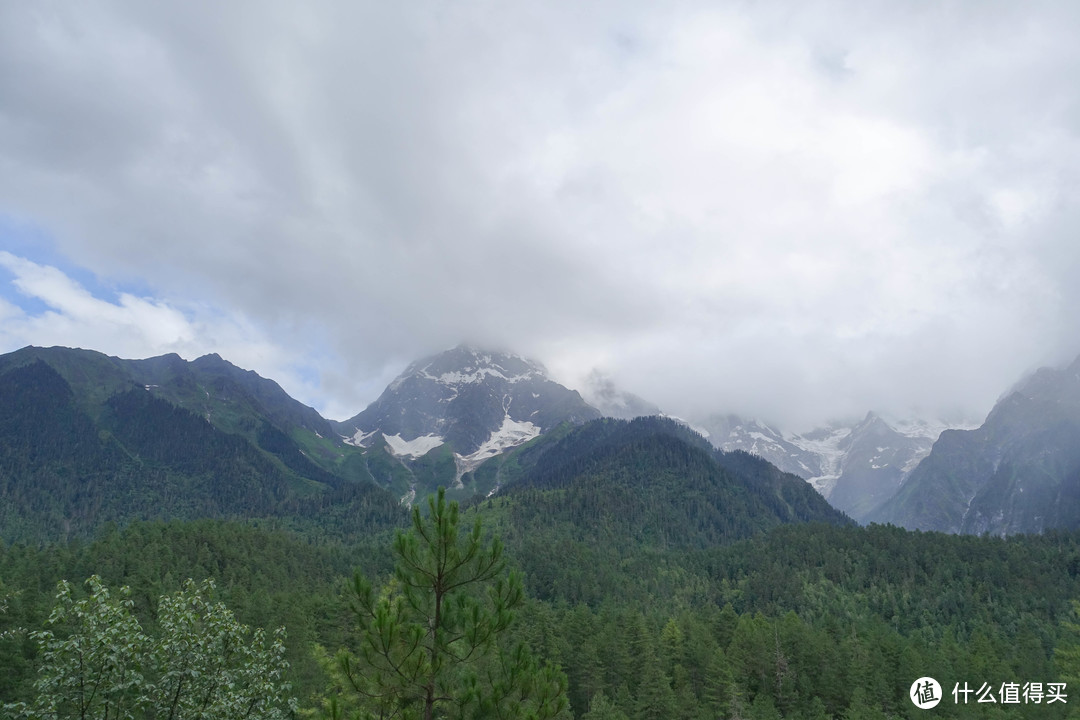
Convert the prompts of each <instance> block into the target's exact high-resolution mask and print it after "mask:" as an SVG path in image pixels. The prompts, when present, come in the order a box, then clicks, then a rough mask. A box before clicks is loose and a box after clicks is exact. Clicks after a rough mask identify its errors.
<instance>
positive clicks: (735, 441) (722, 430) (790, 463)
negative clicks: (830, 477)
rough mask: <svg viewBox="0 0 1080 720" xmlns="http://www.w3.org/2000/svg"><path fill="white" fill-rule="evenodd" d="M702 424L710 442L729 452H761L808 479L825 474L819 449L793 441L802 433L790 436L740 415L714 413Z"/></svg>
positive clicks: (767, 457)
mask: <svg viewBox="0 0 1080 720" xmlns="http://www.w3.org/2000/svg"><path fill="white" fill-rule="evenodd" d="M698 425H700V426H701V427H702V428H703V429H705V430H706V431H708V435H707V437H708V438H709V441H710V442H711V443H712V444H713V445H714V446H715V447H716V448H718V449H720V450H724V451H725V452H731V451H733V450H742V451H744V452H748V453H750V454H751V455H757V456H758V457H761V458H764V459H766V460H768V461H769V462H771V463H772V464H773V465H775V466H776V467H778V468H780V469H781V470H783V471H784V472H788V473H791V474H793V475H798V476H799V477H801V478H803V479H807V480H808V479H810V478H812V477H816V476H818V475H821V474H822V456H821V454H820V453H819V452H817V451H816V450H814V449H809V448H807V447H804V446H803V444H800V443H798V442H793V440H796V441H797V440H800V438H799V437H798V436H794V437H793V439H788V438H787V437H785V436H784V435H783V433H781V432H780V431H779V430H777V429H775V428H773V427H770V426H769V425H767V424H765V423H762V422H760V421H758V420H747V419H744V418H741V417H739V416H738V415H713V416H712V417H710V418H708V419H706V420H705V421H703V422H700V423H698ZM815 487H816V486H815ZM818 489H819V490H820V488H818ZM822 494H825V493H822Z"/></svg>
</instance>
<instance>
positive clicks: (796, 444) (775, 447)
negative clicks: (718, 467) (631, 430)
mask: <svg viewBox="0 0 1080 720" xmlns="http://www.w3.org/2000/svg"><path fill="white" fill-rule="evenodd" d="M699 424H700V425H701V426H702V427H703V429H705V430H706V431H708V433H709V440H710V442H712V443H713V445H714V446H715V447H717V448H719V449H720V450H724V451H727V452H731V451H734V450H742V451H744V452H748V453H750V454H752V455H757V456H758V457H761V458H764V459H765V460H768V461H769V462H771V463H772V464H773V465H775V466H776V467H778V468H779V469H781V470H783V471H784V472H789V473H792V474H793V475H798V476H799V477H801V478H803V479H805V480H806V481H808V482H809V483H810V484H811V485H813V486H814V487H815V488H816V489H817V490H818V492H820V493H821V494H822V495H823V496H825V497H826V498H827V499H828V500H829V502H830V503H831V504H832V506H833V507H835V508H837V509H839V510H843V511H844V512H845V513H847V514H848V515H850V516H851V517H853V518H855V519H856V520H862V519H863V518H865V517H866V516H867V515H868V514H869V513H870V512H872V511H873V510H874V509H876V508H877V507H878V506H880V505H881V504H882V503H884V502H885V501H886V500H888V499H889V498H890V497H891V496H892V495H893V493H895V492H896V491H897V489H898V488H899V487H900V485H901V484H902V483H903V481H904V479H905V478H906V477H907V476H908V474H909V473H910V472H911V471H912V470H913V469H914V468H915V467H916V466H917V465H918V463H919V461H920V460H922V458H924V457H926V455H927V454H928V453H929V452H930V448H931V446H932V445H933V442H934V440H935V439H936V438H937V436H938V434H939V433H940V428H939V427H937V426H932V425H929V424H926V423H912V424H908V425H900V424H896V426H895V427H894V426H893V425H891V424H889V423H888V422H886V421H885V420H884V419H882V418H881V417H879V416H878V415H875V414H874V413H867V415H866V417H865V418H863V419H862V420H861V421H860V422H858V423H855V424H833V425H828V426H825V427H821V428H818V429H815V430H813V431H811V432H808V433H804V434H801V435H800V434H789V433H783V432H781V431H780V430H777V429H776V428H774V427H772V426H770V425H767V424H765V423H762V422H760V421H757V420H747V419H744V418H741V417H739V416H737V415H714V416H713V417H711V418H709V419H707V420H705V421H703V422H701V423H699Z"/></svg>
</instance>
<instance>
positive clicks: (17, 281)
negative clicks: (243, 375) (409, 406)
mask: <svg viewBox="0 0 1080 720" xmlns="http://www.w3.org/2000/svg"><path fill="white" fill-rule="evenodd" d="M0 268H3V269H4V270H7V271H8V273H10V274H11V276H12V280H11V285H12V287H14V288H15V289H16V290H17V291H18V293H19V294H20V295H22V296H23V297H24V298H28V299H31V300H36V301H38V302H40V303H41V304H42V305H43V306H44V309H42V310H40V311H34V310H27V309H25V308H23V307H20V306H19V305H18V304H17V303H13V302H10V301H8V300H6V299H0V351H3V352H10V351H12V350H15V349H18V348H20V347H24V346H26V345H30V344H36V345H42V346H50V345H62V346H67V347H85V348H93V349H95V350H98V351H100V352H104V353H107V354H109V355H115V356H119V357H125V358H142V357H150V356H154V355H164V354H166V353H177V354H179V355H180V356H182V357H185V358H187V359H189V360H190V359H194V358H196V357H199V356H201V355H205V354H207V353H211V352H217V353H219V354H220V355H222V356H223V357H225V358H226V359H229V360H230V361H231V362H233V363H235V364H237V365H239V366H241V367H244V368H246V369H254V370H256V371H257V372H259V373H260V374H262V375H263V376H264V377H270V378H272V379H274V380H277V381H278V382H279V383H280V384H282V386H283V387H285V388H286V390H287V391H288V392H290V394H292V395H293V396H294V397H296V398H298V399H300V400H302V401H306V402H308V403H311V404H319V405H320V409H321V410H323V411H324V412H327V413H328V414H329V413H338V414H337V415H331V416H332V417H347V416H348V415H349V414H350V413H351V412H353V410H352V408H353V407H355V406H354V405H345V404H342V403H335V402H329V403H328V402H326V399H325V397H324V395H323V394H322V391H321V388H320V387H319V382H318V379H317V378H312V377H310V375H309V374H308V373H307V372H306V369H307V368H309V367H310V366H311V365H312V364H313V363H316V362H317V361H318V360H319V358H317V357H316V356H315V352H313V351H316V350H318V348H311V347H307V348H303V349H298V348H289V347H288V346H287V345H284V344H279V343H275V342H273V341H272V340H270V339H268V338H267V337H266V336H265V335H263V334H262V333H261V332H260V331H259V329H258V328H257V327H256V326H255V325H254V324H253V323H251V322H250V321H247V320H246V319H245V318H243V317H242V316H240V315H238V314H236V313H232V314H230V315H229V316H225V315H223V314H221V313H220V312H217V311H215V310H214V309H213V308H210V307H207V306H205V305H202V306H200V305H190V304H189V305H186V306H177V305H175V304H173V303H170V302H169V301H167V300H160V299H154V298H144V297H136V296H134V295H132V294H129V293H126V292H121V293H119V294H118V295H117V297H116V299H115V301H110V300H107V299H103V298H101V297H97V296H95V295H94V294H93V293H91V292H90V291H89V290H87V289H86V288H85V287H84V286H82V285H81V284H80V283H78V282H76V281H75V280H73V279H71V278H70V277H69V276H68V275H67V274H65V273H64V272H62V271H61V270H59V269H57V268H55V267H51V266H47V265H40V264H38V263H34V262H32V261H30V260H27V259H25V258H21V257H18V256H15V255H13V254H11V253H9V252H6V251H0ZM342 398H343V400H345V401H346V402H347V401H348V400H349V399H351V398H352V395H351V393H344V394H343V396H342Z"/></svg>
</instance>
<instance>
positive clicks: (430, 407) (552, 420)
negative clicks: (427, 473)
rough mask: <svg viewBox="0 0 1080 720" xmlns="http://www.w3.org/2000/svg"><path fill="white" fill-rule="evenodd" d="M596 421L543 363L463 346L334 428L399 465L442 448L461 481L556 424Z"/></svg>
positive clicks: (416, 366)
mask: <svg viewBox="0 0 1080 720" xmlns="http://www.w3.org/2000/svg"><path fill="white" fill-rule="evenodd" d="M598 417H600V412H599V411H597V410H596V409H595V408H593V407H591V406H589V405H588V404H587V403H586V402H585V401H584V400H582V398H581V396H580V395H579V394H578V393H577V392H576V391H573V390H569V389H567V388H565V387H563V386H562V385H560V384H558V383H556V382H554V381H553V380H551V379H549V378H548V377H547V374H546V371H545V370H544V367H543V366H542V365H540V364H539V363H537V362H534V361H532V360H528V359H526V358H523V357H521V356H519V355H513V354H510V353H501V352H492V351H487V350H480V349H477V348H472V347H469V346H466V345H461V346H458V347H456V348H454V349H452V350H448V351H446V352H443V353H440V354H438V355H434V356H432V357H429V358H425V359H423V360H419V361H417V362H415V363H413V364H412V365H410V366H409V367H408V368H406V369H405V371H404V372H403V373H402V374H401V375H399V376H398V377H397V378H396V379H395V380H394V381H393V382H392V383H390V385H389V386H388V387H387V388H386V390H385V391H384V392H383V394H382V395H381V396H379V398H378V399H377V400H376V401H375V402H374V403H372V404H371V405H370V406H368V407H367V409H365V410H364V411H363V412H361V413H360V414H358V415H356V416H355V417H353V418H351V419H350V420H347V421H345V422H343V423H338V425H337V429H338V432H339V433H340V434H342V435H343V436H345V437H346V438H347V440H346V441H347V442H349V443H351V444H354V445H358V446H361V447H369V446H370V445H371V444H372V443H374V442H377V441H378V440H379V439H382V440H383V441H385V442H386V444H387V446H388V448H389V450H390V451H391V452H392V453H393V454H394V455H396V456H398V457H400V458H409V459H416V458H420V457H422V456H424V455H427V454H428V453H429V452H431V451H432V450H434V449H436V448H439V447H441V446H443V445H444V444H445V445H447V446H448V447H449V449H450V450H451V451H452V452H453V455H454V458H455V462H456V463H457V467H458V472H459V474H460V473H462V472H467V471H469V470H472V469H473V468H475V467H476V466H477V465H479V464H480V463H481V462H483V461H484V460H486V459H487V458H489V457H493V456H494V455H497V454H499V453H501V452H503V451H505V450H507V449H509V448H511V447H515V446H517V445H520V444H522V443H525V442H527V441H529V440H531V439H532V438H534V437H536V436H538V435H540V434H541V433H543V432H546V431H548V430H550V429H551V428H553V427H555V426H556V425H558V424H559V423H562V422H571V423H575V424H576V423H582V422H585V421H588V420H592V419H594V418H598Z"/></svg>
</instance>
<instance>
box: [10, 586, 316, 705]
mask: <svg viewBox="0 0 1080 720" xmlns="http://www.w3.org/2000/svg"><path fill="white" fill-rule="evenodd" d="M86 584H87V586H88V588H89V595H88V596H87V597H85V598H82V599H78V600H76V599H75V598H74V594H73V589H72V586H71V584H70V583H68V582H61V583H60V585H59V589H58V592H57V596H56V606H55V607H54V609H53V611H52V614H51V615H50V616H49V620H48V623H47V628H46V629H44V630H40V631H36V632H33V633H31V637H32V638H33V639H34V640H35V641H36V642H37V645H38V650H39V654H40V658H41V663H40V666H39V669H38V677H37V680H36V682H35V683H34V690H35V693H36V695H35V697H34V699H33V700H32V701H31V702H29V703H16V704H11V705H8V706H6V707H5V710H6V711H7V712H8V713H10V714H12V716H13V717H25V718H67V717H71V718H89V717H100V718H116V719H117V720H124V719H129V718H130V719H132V720H133V719H134V718H143V717H166V718H170V719H175V720H182V719H183V718H206V717H213V718H221V719H222V720H225V719H227V718H236V719H238V720H239V719H240V718H255V717H258V718H267V719H273V718H285V717H288V716H289V714H290V713H292V712H293V711H294V710H295V701H293V700H292V699H290V698H289V696H288V693H289V688H290V685H289V683H288V681H287V680H286V674H287V672H288V663H287V662H286V660H285V646H284V629H281V630H278V631H277V632H275V633H274V635H273V637H272V638H267V637H266V636H265V634H264V633H263V631H262V630H255V631H252V630H251V629H250V628H249V627H247V626H245V625H241V624H240V623H239V622H238V621H237V620H236V618H235V617H234V616H233V614H232V612H231V611H230V610H229V609H228V608H226V607H225V605H224V604H222V603H219V602H214V601H213V600H212V599H211V596H212V594H213V589H214V586H213V584H212V583H210V582H205V583H203V584H202V585H196V584H195V583H194V582H193V581H190V580H189V581H188V582H187V583H186V585H185V587H184V590H182V591H181V592H179V593H176V594H174V595H171V596H166V597H162V598H161V599H160V602H159V606H158V614H157V621H158V623H157V625H158V627H157V630H156V632H154V633H152V634H148V633H146V632H144V630H143V628H142V626H141V625H140V623H139V621H138V619H137V618H136V617H135V615H134V613H133V606H134V603H133V602H132V600H131V598H130V591H129V590H128V588H126V587H125V588H121V590H120V591H119V592H118V593H117V594H116V595H115V596H114V595H112V594H111V593H110V592H109V590H108V588H106V587H105V586H104V585H103V584H102V583H101V580H100V578H98V577H97V576H93V577H91V578H90V579H89V580H87V582H86Z"/></svg>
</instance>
